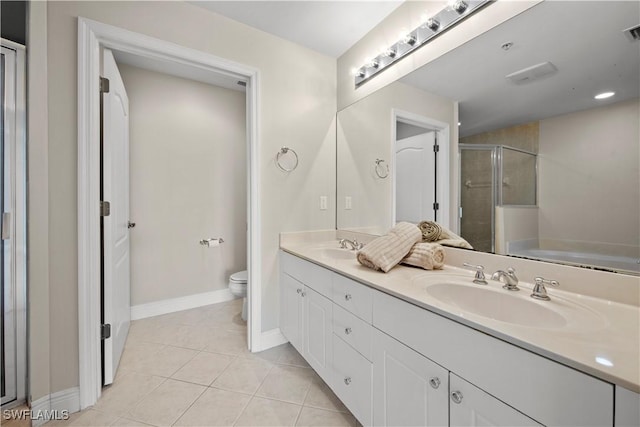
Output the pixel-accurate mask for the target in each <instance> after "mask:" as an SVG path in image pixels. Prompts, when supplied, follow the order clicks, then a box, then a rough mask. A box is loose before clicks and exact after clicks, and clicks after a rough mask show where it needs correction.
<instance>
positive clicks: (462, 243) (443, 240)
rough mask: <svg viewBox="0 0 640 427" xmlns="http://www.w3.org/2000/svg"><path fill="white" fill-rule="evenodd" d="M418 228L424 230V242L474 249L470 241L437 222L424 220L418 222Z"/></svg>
mask: <svg viewBox="0 0 640 427" xmlns="http://www.w3.org/2000/svg"><path fill="white" fill-rule="evenodd" d="M418 228H420V231H421V232H422V241H423V242H436V243H439V244H441V245H444V246H453V247H455V248H465V249H473V246H471V245H470V244H469V242H467V241H466V240H464V239H463V238H462V237H460V236H458V235H457V234H456V233H454V232H453V231H451V230H449V229H448V228H446V227H443V226H441V225H440V224H438V223H437V222H434V221H422V222H421V223H420V224H418Z"/></svg>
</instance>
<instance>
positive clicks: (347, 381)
mask: <svg viewBox="0 0 640 427" xmlns="http://www.w3.org/2000/svg"><path fill="white" fill-rule="evenodd" d="M344 383H345V384H346V385H349V384H351V377H345V379H344Z"/></svg>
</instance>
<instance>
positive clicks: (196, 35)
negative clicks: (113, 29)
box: [47, 2, 336, 392]
mask: <svg viewBox="0 0 640 427" xmlns="http://www.w3.org/2000/svg"><path fill="white" fill-rule="evenodd" d="M47 9H48V22H47V34H48V95H49V128H48V138H49V156H48V167H49V171H48V180H49V182H48V184H49V189H48V194H49V199H50V200H53V201H55V203H52V204H51V205H50V206H49V239H50V240H49V241H50V242H51V245H50V248H49V251H48V256H49V265H50V271H49V284H50V289H51V292H50V307H51V312H50V337H52V338H53V337H55V340H53V339H52V340H51V345H50V352H51V354H50V358H51V385H50V392H56V391H60V390H65V389H68V388H70V387H74V386H77V385H78V312H77V287H78V282H77V247H78V246H77V191H76V189H77V172H76V164H77V148H76V137H77V135H76V122H77V107H76V105H77V104H76V93H77V79H76V76H77V72H76V70H77V48H76V46H77V17H78V16H83V17H87V18H90V19H94V20H97V21H101V22H105V23H107V24H111V25H115V26H118V27H122V28H125V29H127V30H131V31H136V32H139V33H142V34H146V35H149V36H152V37H156V38H159V39H163V40H169V41H171V42H174V43H177V44H181V45H184V46H187V47H190V48H193V49H197V50H201V51H204V52H208V53H212V54H215V55H218V56H220V57H223V58H227V59H230V60H233V61H237V62H240V63H243V64H245V65H248V66H252V67H255V68H257V69H259V70H260V73H261V74H260V84H261V86H260V100H259V112H260V130H259V135H260V157H259V159H258V163H259V165H260V168H261V173H260V176H259V181H260V185H261V190H262V199H261V200H260V206H259V207H260V210H261V220H260V221H261V224H260V226H261V230H262V231H261V239H262V244H261V248H260V252H261V255H262V256H261V258H262V263H263V268H262V271H261V272H258V274H260V275H261V279H262V297H263V306H262V324H263V329H264V330H269V329H272V328H275V327H277V326H278V297H277V295H278V274H277V271H278V268H277V253H278V233H279V232H280V231H295V230H307V229H330V228H334V227H335V214H334V212H335V211H334V205H333V203H332V202H331V201H333V200H335V170H334V165H335V145H334V144H335V112H336V98H335V96H336V95H335V93H336V83H335V76H336V70H335V60H333V59H331V58H329V57H327V56H324V55H321V54H319V53H316V52H313V51H311V50H309V49H306V48H303V47H301V46H299V45H296V44H294V43H291V42H288V41H284V40H282V39H279V38H277V37H274V36H271V35H268V34H266V33H264V32H261V31H259V30H256V29H253V28H250V27H248V26H245V25H242V24H239V23H237V22H235V21H232V20H230V19H227V18H224V17H221V16H219V15H216V14H214V13H210V12H208V11H205V10H203V9H201V8H199V7H196V6H193V5H190V4H187V3H182V2H48V3H47ZM281 146H289V147H292V148H294V149H296V151H297V152H298V155H299V156H300V166H299V167H298V169H296V171H295V172H293V173H290V174H285V173H283V172H281V171H280V170H279V169H277V167H276V166H275V164H274V158H275V155H276V153H277V151H278V150H279V148H280V147H281ZM321 195H326V196H328V200H329V201H330V203H329V206H328V209H327V210H324V211H320V210H319V209H318V199H319V197H320V196H321Z"/></svg>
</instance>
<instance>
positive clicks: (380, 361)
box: [373, 330, 449, 427]
mask: <svg viewBox="0 0 640 427" xmlns="http://www.w3.org/2000/svg"><path fill="white" fill-rule="evenodd" d="M373 390H374V393H373V408H374V409H373V423H374V425H376V426H389V427H392V426H446V425H448V423H449V413H448V412H449V405H448V399H449V371H447V370H446V369H444V368H443V367H442V366H439V365H437V364H435V363H433V362H432V361H431V360H429V359H427V358H426V357H424V356H423V355H421V354H420V353H418V352H416V351H414V350H412V349H410V348H409V347H407V346H405V345H404V344H402V343H400V342H399V341H396V340H395V339H393V338H391V337H390V336H389V335H387V334H385V333H383V332H380V331H378V330H376V331H375V332H374V338H373Z"/></svg>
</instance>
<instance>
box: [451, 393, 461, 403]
mask: <svg viewBox="0 0 640 427" xmlns="http://www.w3.org/2000/svg"><path fill="white" fill-rule="evenodd" d="M451 400H453V403H461V402H462V392H460V391H454V392H452V393H451Z"/></svg>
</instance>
